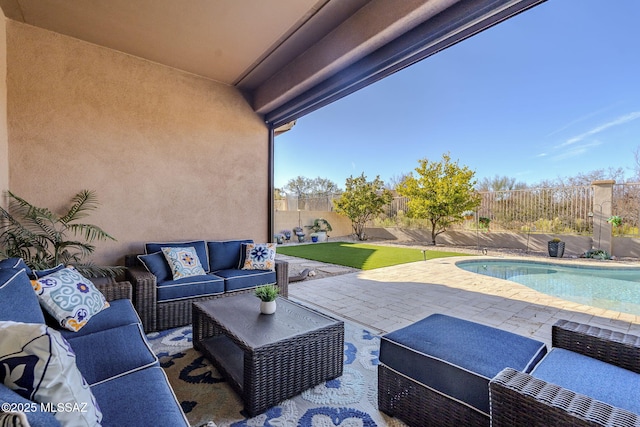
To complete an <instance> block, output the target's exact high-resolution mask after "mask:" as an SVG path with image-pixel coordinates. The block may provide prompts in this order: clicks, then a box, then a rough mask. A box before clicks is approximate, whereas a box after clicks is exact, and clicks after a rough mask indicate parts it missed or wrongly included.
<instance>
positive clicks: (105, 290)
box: [95, 281, 133, 301]
mask: <svg viewBox="0 0 640 427" xmlns="http://www.w3.org/2000/svg"><path fill="white" fill-rule="evenodd" d="M95 286H96V288H98V290H99V291H100V292H102V294H103V295H104V297H105V298H106V299H107V301H113V300H117V299H128V300H133V287H132V286H131V283H129V282H126V281H123V282H112V283H96V284H95Z"/></svg>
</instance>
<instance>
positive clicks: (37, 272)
mask: <svg viewBox="0 0 640 427" xmlns="http://www.w3.org/2000/svg"><path fill="white" fill-rule="evenodd" d="M63 268H64V265H62V264H58V265H56V266H55V267H51V268H47V269H46V270H33V276H34V277H35V278H36V279H40V278H41V277H44V276H48V275H50V274H53V273H57V272H58V271H60V270H62V269H63Z"/></svg>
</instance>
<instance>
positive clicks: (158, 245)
mask: <svg viewBox="0 0 640 427" xmlns="http://www.w3.org/2000/svg"><path fill="white" fill-rule="evenodd" d="M188 246H193V247H194V248H195V249H196V253H197V254H198V258H199V259H200V263H201V264H202V268H204V271H206V272H207V273H208V272H209V270H210V269H209V257H208V256H207V245H206V244H205V242H204V240H194V241H191V242H164V243H163V242H153V243H146V244H145V245H144V248H145V253H147V254H152V253H155V252H162V248H178V247H188ZM167 268H169V264H167Z"/></svg>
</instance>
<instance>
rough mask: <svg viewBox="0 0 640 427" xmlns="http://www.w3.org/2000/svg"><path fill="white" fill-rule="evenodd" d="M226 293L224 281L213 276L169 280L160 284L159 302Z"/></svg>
mask: <svg viewBox="0 0 640 427" xmlns="http://www.w3.org/2000/svg"><path fill="white" fill-rule="evenodd" d="M223 292H224V279H223V278H221V277H217V276H215V275H213V274H204V275H201V276H190V277H184V278H182V279H178V280H167V281H166V282H162V283H159V284H158V302H166V301H175V300H180V299H185V298H193V297H204V296H207V295H216V294H221V293H223Z"/></svg>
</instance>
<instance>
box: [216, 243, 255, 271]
mask: <svg viewBox="0 0 640 427" xmlns="http://www.w3.org/2000/svg"><path fill="white" fill-rule="evenodd" d="M243 243H253V240H250V239H246V240H227V241H213V242H207V249H209V265H210V267H211V270H210V271H212V272H213V271H218V270H228V269H231V268H240V257H241V252H242V244H243Z"/></svg>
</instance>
